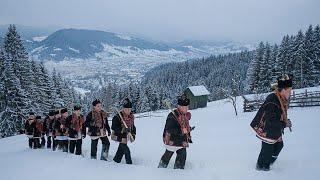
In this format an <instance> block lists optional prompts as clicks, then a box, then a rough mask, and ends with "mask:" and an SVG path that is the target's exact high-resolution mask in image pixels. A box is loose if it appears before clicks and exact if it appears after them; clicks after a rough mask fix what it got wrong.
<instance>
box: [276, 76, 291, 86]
mask: <svg viewBox="0 0 320 180" xmlns="http://www.w3.org/2000/svg"><path fill="white" fill-rule="evenodd" d="M277 83H278V88H281V89H284V88H289V87H292V75H288V74H284V75H282V76H280V77H278V78H277Z"/></svg>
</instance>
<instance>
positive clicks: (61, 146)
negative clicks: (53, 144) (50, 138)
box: [56, 140, 69, 152]
mask: <svg viewBox="0 0 320 180" xmlns="http://www.w3.org/2000/svg"><path fill="white" fill-rule="evenodd" d="M56 141H57V143H58V149H60V150H62V151H63V152H68V144H69V141H68V140H56Z"/></svg>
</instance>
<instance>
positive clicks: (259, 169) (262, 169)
mask: <svg viewBox="0 0 320 180" xmlns="http://www.w3.org/2000/svg"><path fill="white" fill-rule="evenodd" d="M256 170H257V171H270V167H264V166H261V165H259V164H258V163H257V165H256Z"/></svg>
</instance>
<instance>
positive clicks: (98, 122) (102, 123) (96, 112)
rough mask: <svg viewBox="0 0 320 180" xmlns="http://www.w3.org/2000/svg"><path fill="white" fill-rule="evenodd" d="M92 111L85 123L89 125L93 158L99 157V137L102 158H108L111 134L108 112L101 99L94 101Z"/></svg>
mask: <svg viewBox="0 0 320 180" xmlns="http://www.w3.org/2000/svg"><path fill="white" fill-rule="evenodd" d="M92 106H93V108H92V111H90V112H89V113H88V115H87V117H86V122H85V125H86V127H88V135H89V136H90V138H91V158H92V159H97V147H98V141H99V139H100V140H101V142H102V149H101V157H100V160H105V161H106V160H107V158H108V154H109V147H110V141H109V139H108V136H110V135H111V130H110V126H109V123H108V114H107V113H106V112H105V111H103V110H102V104H101V101H100V100H98V99H96V100H94V101H93V102H92Z"/></svg>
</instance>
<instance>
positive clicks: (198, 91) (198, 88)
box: [188, 86, 210, 96]
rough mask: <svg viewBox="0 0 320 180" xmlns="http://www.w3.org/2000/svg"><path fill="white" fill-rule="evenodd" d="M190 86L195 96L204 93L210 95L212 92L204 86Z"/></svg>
mask: <svg viewBox="0 0 320 180" xmlns="http://www.w3.org/2000/svg"><path fill="white" fill-rule="evenodd" d="M188 88H189V89H190V91H191V93H192V94H193V95H194V96H203V95H209V94H210V92H209V91H208V90H207V88H206V87H204V86H190V87H188Z"/></svg>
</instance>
